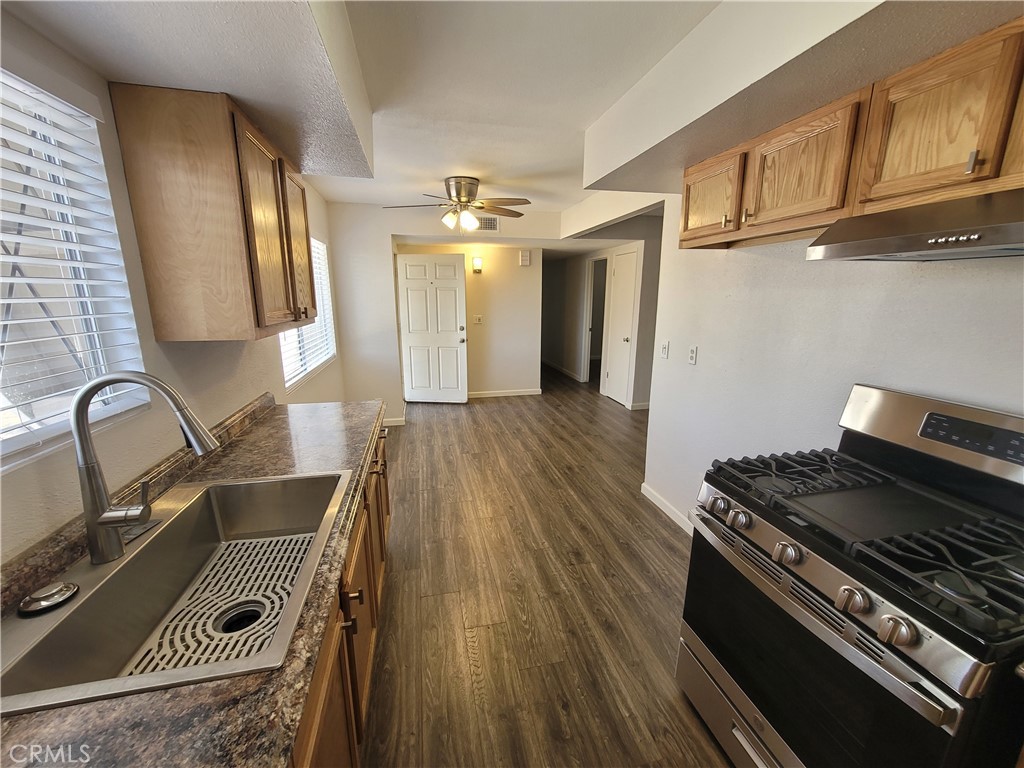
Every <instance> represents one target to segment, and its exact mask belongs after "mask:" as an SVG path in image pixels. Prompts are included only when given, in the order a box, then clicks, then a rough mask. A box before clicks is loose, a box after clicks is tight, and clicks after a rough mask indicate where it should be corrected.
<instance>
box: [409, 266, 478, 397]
mask: <svg viewBox="0 0 1024 768" xmlns="http://www.w3.org/2000/svg"><path fill="white" fill-rule="evenodd" d="M398 307H399V309H398V314H399V321H400V323H401V326H402V328H401V331H402V333H401V336H402V379H403V385H404V387H405V399H406V400H407V401H410V402H421V403H464V402H466V399H467V396H468V392H469V382H468V379H467V374H466V262H465V258H464V257H463V256H462V255H461V254H456V255H433V254H427V255H411V254H410V255H406V254H403V255H401V256H398Z"/></svg>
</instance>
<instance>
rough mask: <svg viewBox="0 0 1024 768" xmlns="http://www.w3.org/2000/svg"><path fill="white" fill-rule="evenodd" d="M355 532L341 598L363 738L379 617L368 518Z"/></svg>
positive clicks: (359, 730) (358, 724)
mask: <svg viewBox="0 0 1024 768" xmlns="http://www.w3.org/2000/svg"><path fill="white" fill-rule="evenodd" d="M359 518H360V519H359V522H358V523H357V525H356V527H355V528H354V529H353V531H354V533H353V538H352V543H351V545H350V546H349V550H348V554H349V563H348V565H347V567H346V573H345V585H344V589H343V590H342V595H341V607H342V615H343V616H344V618H345V624H346V625H347V626H346V627H345V642H346V644H347V651H348V657H349V673H350V675H351V681H352V686H351V688H352V701H353V703H354V708H355V720H356V733H357V734H358V739H359V741H362V739H363V725H364V724H365V723H366V704H367V700H368V698H369V694H370V669H371V667H372V666H373V651H374V645H375V641H376V639H377V627H376V622H377V616H376V610H375V607H374V597H375V595H376V591H375V588H374V582H373V571H372V570H371V565H370V563H371V555H370V537H369V534H368V531H367V523H368V522H369V521H368V520H367V516H366V514H365V513H363V514H360V516H359Z"/></svg>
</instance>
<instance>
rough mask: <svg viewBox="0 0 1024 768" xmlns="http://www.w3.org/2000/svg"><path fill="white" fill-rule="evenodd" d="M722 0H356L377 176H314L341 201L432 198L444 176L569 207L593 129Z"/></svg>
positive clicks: (497, 193)
mask: <svg viewBox="0 0 1024 768" xmlns="http://www.w3.org/2000/svg"><path fill="white" fill-rule="evenodd" d="M715 5H717V3H706V2H704V3H698V2H350V3H348V15H349V19H350V20H351V23H352V30H353V34H354V37H355V40H356V47H357V49H358V51H359V60H360V64H361V66H362V70H363V79H364V82H365V84H366V91H367V95H368V96H369V99H370V106H371V107H372V109H373V142H374V178H373V180H356V179H340V178H331V179H324V178H316V179H313V183H314V186H316V188H317V189H319V190H320V192H321V193H322V194H324V196H325V197H327V198H328V199H331V200H346V201H361V202H368V203H379V204H390V205H400V204H414V203H419V202H427V201H426V200H424V199H423V198H422V194H423V193H429V194H434V195H443V194H444V189H443V186H442V179H443V178H444V177H445V176H453V175H466V176H476V177H478V178H479V179H480V180H481V185H480V196H481V197H527V198H529V199H530V200H531V201H532V202H533V206H532V207H533V209H534V210H548V211H560V210H563V209H564V208H566V207H568V206H569V205H572V204H574V203H576V202H579V201H580V200H582V199H583V198H585V197H586V196H587V195H588V194H589V193H588V192H586V191H584V189H583V134H584V131H585V130H586V128H587V127H588V126H589V125H590V124H591V123H593V122H594V120H596V119H597V118H598V117H599V116H600V115H601V114H602V113H603V112H604V111H605V110H606V109H608V107H610V106H611V105H612V104H613V103H614V102H615V101H616V100H617V99H618V98H619V97H620V96H622V94H624V93H625V92H626V91H627V90H629V88H630V87H632V86H633V85H634V84H635V83H636V82H637V80H639V79H640V78H641V77H642V76H643V75H644V74H645V73H646V72H647V71H648V70H649V69H650V68H651V67H652V66H654V64H655V63H657V61H658V60H659V59H661V58H662V57H663V56H664V55H665V54H666V53H667V52H668V51H669V50H670V49H671V48H672V47H673V46H675V44H676V43H678V42H679V41H680V40H681V39H682V38H683V37H685V36H686V34H687V33H688V32H689V31H690V30H691V29H693V27H694V26H696V24H697V23H698V22H699V21H700V20H701V19H702V18H704V16H706V15H707V14H708V13H709V12H710V11H711V9H712V8H714V6H715Z"/></svg>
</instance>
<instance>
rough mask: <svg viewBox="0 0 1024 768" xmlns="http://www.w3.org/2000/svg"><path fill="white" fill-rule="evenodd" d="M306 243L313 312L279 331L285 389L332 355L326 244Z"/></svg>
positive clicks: (314, 241)
mask: <svg viewBox="0 0 1024 768" xmlns="http://www.w3.org/2000/svg"><path fill="white" fill-rule="evenodd" d="M310 244H311V245H312V254H311V255H312V262H313V289H314V290H315V291H316V308H317V315H316V320H315V321H314V322H312V323H310V324H309V325H304V326H302V327H301V328H293V329H291V330H289V331H285V332H284V333H282V334H281V335H280V339H281V364H282V365H283V366H284V385H285V387H286V388H288V389H291V388H292V387H293V386H295V385H296V384H298V383H299V382H300V381H302V380H303V379H304V378H306V377H307V376H308V375H310V374H311V373H312V372H313V371H314V370H315V369H316V368H317V367H319V366H321V365H323V364H324V363H326V362H327V361H329V360H331V359H333V358H334V351H335V348H334V310H333V308H332V307H331V277H330V273H329V272H328V271H327V246H326V245H324V244H323V243H321V242H320V241H319V240H311V241H310Z"/></svg>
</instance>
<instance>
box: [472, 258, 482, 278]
mask: <svg viewBox="0 0 1024 768" xmlns="http://www.w3.org/2000/svg"><path fill="white" fill-rule="evenodd" d="M483 271H484V260H483V259H482V258H481V257H479V256H474V257H473V273H474V274H477V275H479V274H480V273H481V272H483Z"/></svg>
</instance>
